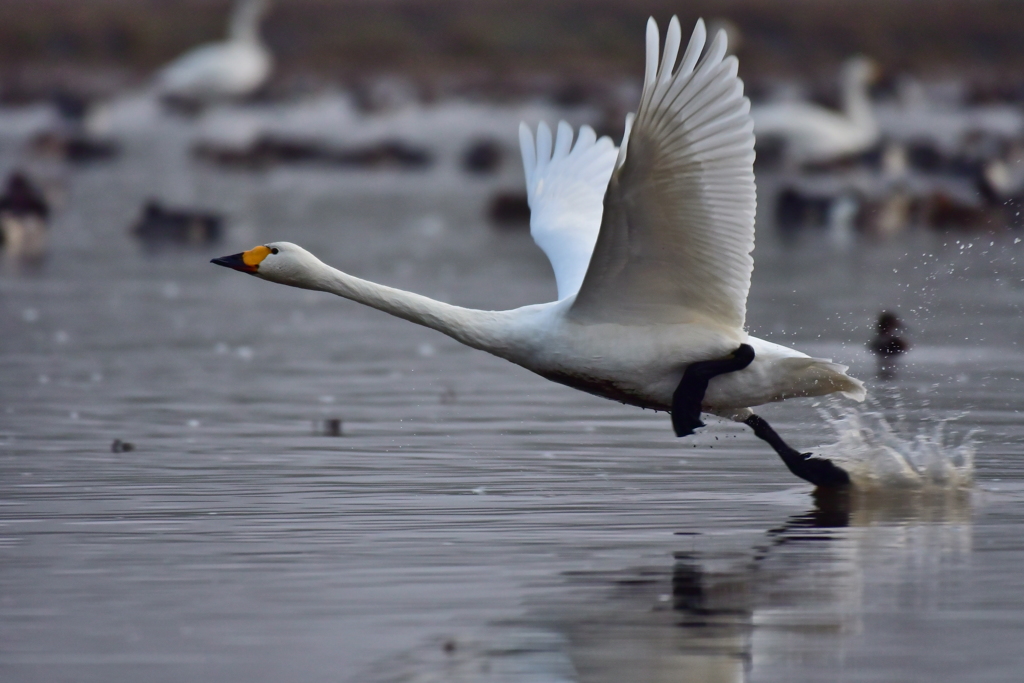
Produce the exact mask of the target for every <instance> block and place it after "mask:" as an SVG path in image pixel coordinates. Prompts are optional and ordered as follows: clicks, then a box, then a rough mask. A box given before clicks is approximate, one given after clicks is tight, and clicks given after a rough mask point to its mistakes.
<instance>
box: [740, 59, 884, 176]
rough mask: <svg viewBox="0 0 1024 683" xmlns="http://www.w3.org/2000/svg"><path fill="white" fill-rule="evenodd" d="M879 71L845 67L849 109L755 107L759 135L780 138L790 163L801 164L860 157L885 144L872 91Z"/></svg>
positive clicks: (860, 63)
mask: <svg viewBox="0 0 1024 683" xmlns="http://www.w3.org/2000/svg"><path fill="white" fill-rule="evenodd" d="M872 75H873V68H872V66H871V63H870V62H868V61H867V60H865V59H863V58H860V57H856V58H853V59H851V60H849V61H847V62H846V64H844V65H843V71H842V75H841V81H842V98H843V110H842V111H841V112H840V111H832V110H830V109H825V108H824V107H820V106H818V105H816V104H812V103H810V102H775V103H772V104H763V105H760V106H757V107H754V108H753V109H752V110H751V112H750V115H751V117H753V119H754V132H755V133H756V134H757V135H758V136H759V137H763V138H768V137H774V138H780V139H782V140H783V141H784V143H785V153H786V158H787V159H788V160H789V161H790V162H792V163H795V164H802V163H824V162H829V161H834V160H836V159H841V158H843V157H847V156H851V155H855V154H859V153H861V152H864V151H866V150H868V149H870V148H871V147H872V146H874V145H875V143H877V142H878V139H879V135H880V134H879V128H878V123H877V121H876V120H875V115H874V112H873V110H872V106H871V100H870V98H869V97H868V92H867V86H868V84H869V83H870V81H871V78H872Z"/></svg>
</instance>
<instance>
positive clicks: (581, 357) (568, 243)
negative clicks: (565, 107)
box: [213, 18, 864, 485]
mask: <svg viewBox="0 0 1024 683" xmlns="http://www.w3.org/2000/svg"><path fill="white" fill-rule="evenodd" d="M680 39H681V32H680V28H679V22H678V20H677V19H676V18H673V19H672V22H671V23H670V24H669V28H668V33H667V34H666V38H665V48H664V54H663V57H662V59H661V61H660V65H659V59H658V41H659V34H658V28H657V25H656V24H655V23H654V20H653V19H651V20H650V21H649V22H648V25H647V69H646V75H645V79H644V89H643V93H642V96H641V100H640V106H639V108H638V111H637V114H636V116H635V118H634V117H630V118H629V119H628V120H627V127H626V133H625V135H624V139H623V143H622V146H621V148H620V149H619V150H618V151H617V152H616V150H615V147H614V146H613V145H612V143H611V141H610V140H608V139H606V138H602V139H601V140H596V139H595V135H594V132H593V131H592V130H591V129H590V128H588V127H584V128H582V129H581V131H580V134H579V137H578V139H577V141H576V145H575V146H573V145H572V129H571V128H570V127H569V126H568V125H566V124H564V123H563V124H560V125H559V128H558V136H557V138H556V139H555V140H554V143H553V145H552V139H551V133H550V130H549V129H548V128H547V127H546V126H545V125H543V124H542V125H541V126H540V127H539V128H538V131H537V140H536V144H534V141H533V138H532V136H531V135H530V132H529V129H526V128H525V127H524V128H523V129H522V131H521V132H522V142H523V158H524V160H525V162H526V167H527V170H526V176H527V183H528V189H529V200H530V204H531V207H532V213H533V220H532V232H533V235H534V238H535V240H536V241H537V243H538V244H539V245H540V246H541V247H542V248H543V249H544V251H545V253H546V254H547V255H548V257H549V259H550V261H551V265H552V267H553V269H554V271H555V277H556V279H557V283H558V296H559V300H558V301H555V302H552V303H546V304H539V305H532V306H525V307H523V308H518V309H515V310H511V311H481V310H471V309H466V308H460V307H458V306H452V305H449V304H446V303H442V302H439V301H434V300H432V299H428V298H426V297H423V296H420V295H418V294H413V293H410V292H404V291H401V290H397V289H392V288H391V287H386V286H383V285H379V284H375V283H372V282H367V281H365V280H361V279H359V278H357V277H353V276H352V275H348V274H346V273H343V272H341V271H339V270H336V269H334V268H332V267H330V266H327V265H325V264H324V263H322V262H321V261H320V260H319V259H317V258H316V257H315V256H313V255H312V254H310V253H309V252H307V251H306V250H304V249H302V248H301V247H298V246H296V245H294V244H290V243H288V242H272V243H269V244H266V245H261V246H257V247H255V248H253V249H250V250H249V251H246V252H243V253H240V254H234V255H231V256H225V257H222V258H219V259H214V260H213V262H214V263H216V264H218V265H222V266H227V267H230V268H234V269H236V270H240V271H243V272H247V273H250V274H252V275H255V276H257V277H260V278H262V279H265V280H270V281H272V282H279V283H281V284H286V285H291V286H293V287H300V288H304V289H314V290H320V291H325V292H330V293H332V294H337V295H338V296H342V297H345V298H347V299H352V300H353V301H357V302H359V303H362V304H366V305H368V306H372V307H374V308H377V309H379V310H382V311H385V312H387V313H390V314H392V315H395V316H398V317H400V318H404V319H405V320H409V321H411V322H414V323H418V324H420V325H425V326H427V327H430V328H433V329H435V330H438V331H440V332H442V333H444V334H447V335H448V336H450V337H452V338H454V339H456V340H458V341H460V342H462V343H463V344H466V345H468V346H471V347H473V348H477V349H481V350H483V351H487V352H489V353H492V354H494V355H496V356H499V357H501V358H505V359H507V360H509V361H511V362H513V363H516V364H518V365H521V366H523V367H524V368H526V369H528V370H532V371H533V372H536V373H537V374H539V375H541V376H543V377H546V378H548V379H551V380H553V381H555V382H559V383H562V384H566V385H568V386H571V387H575V388H577V389H581V390H583V391H587V392H590V393H592V394H596V395H598V396H603V397H606V398H610V399H614V400H617V401H622V402H623V403H628V404H631V405H635V406H642V407H645V408H653V409H656V410H666V411H671V412H672V422H673V426H674V427H675V430H676V433H677V434H678V435H680V436H684V435H686V434H691V433H693V429H695V428H697V427H700V426H703V423H701V422H700V412H701V411H702V410H703V411H705V412H709V413H713V414H715V415H719V416H723V417H727V418H732V419H735V420H740V421H744V422H746V423H747V424H748V425H750V426H751V427H753V428H754V431H755V433H756V434H757V435H758V436H759V437H761V438H763V439H765V440H766V441H768V442H769V443H770V444H771V445H772V446H773V448H775V450H776V452H778V453H779V455H780V456H782V458H783V460H784V461H785V462H786V464H787V465H788V466H789V467H790V469H791V470H792V471H793V472H794V473H796V474H797V475H798V476H801V477H804V478H805V479H807V480H808V481H811V482H813V483H816V484H821V485H845V484H847V483H848V482H849V478H848V477H847V475H846V473H845V472H843V471H842V470H840V469H838V468H837V467H835V466H834V465H832V463H830V462H829V461H827V460H821V459H816V458H812V457H810V455H809V454H800V453H798V452H796V451H795V450H793V449H791V448H789V447H788V446H787V445H786V444H785V443H784V442H783V441H782V440H781V439H780V438H779V437H778V435H777V434H775V432H774V431H772V429H771V427H769V426H768V424H767V423H766V422H764V420H762V419H761V418H759V417H758V416H756V415H754V414H753V413H752V411H751V410H750V408H751V406H757V405H761V404H764V403H767V402H770V401H780V400H783V399H785V398H792V397H795V396H819V395H824V394H830V393H833V392H840V393H844V394H846V395H848V396H850V397H852V398H855V399H858V400H859V399H863V397H864V387H863V385H862V384H861V382H859V381H858V380H856V379H853V378H851V377H849V376H848V375H847V374H846V373H845V370H846V368H845V367H844V366H841V365H836V364H834V363H832V362H830V361H826V360H820V359H816V358H810V357H808V356H806V355H804V354H802V353H800V352H798V351H795V350H793V349H789V348H786V347H783V346H779V345H778V344H773V343H771V342H767V341H763V340H761V339H756V338H754V337H751V336H749V335H748V334H747V332H746V331H745V330H744V325H745V318H746V301H747V291H748V289H749V287H750V275H751V271H752V270H753V265H754V262H753V259H752V258H751V256H750V252H751V251H752V249H753V247H754V210H755V189H754V172H753V161H754V149H753V148H754V136H753V133H752V127H753V126H752V123H751V120H750V115H749V109H750V103H749V101H748V100H747V99H746V98H745V97H744V96H743V83H742V82H741V81H740V80H739V79H738V78H737V77H736V73H737V66H738V62H737V60H736V58H735V57H728V58H726V57H725V51H726V40H725V34H724V33H723V32H719V34H718V35H717V37H716V38H715V39H714V40H713V41H712V43H711V45H710V46H709V47H708V49H707V52H706V53H705V54H704V56H703V57H702V58H701V51H702V49H703V47H704V43H705V28H704V23H703V21H698V22H697V25H696V28H695V29H694V31H693V36H692V38H691V39H690V43H689V46H688V47H687V48H686V50H685V52H684V53H683V56H682V58H681V60H680V61H679V63H678V66H676V63H677V56H678V52H679V48H680V45H681V40H680ZM609 178H610V179H609ZM602 198H603V206H602Z"/></svg>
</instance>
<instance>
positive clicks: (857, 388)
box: [839, 376, 868, 403]
mask: <svg viewBox="0 0 1024 683" xmlns="http://www.w3.org/2000/svg"><path fill="white" fill-rule="evenodd" d="M847 379H849V380H850V383H851V384H853V387H851V388H849V389H847V390H845V391H841V392H839V393H840V394H842V395H843V396H845V397H846V398H850V399H853V400H854V401H856V402H857V403H863V402H864V400H865V399H866V398H867V397H868V391H867V389H865V388H864V382H861V381H860V380H859V379H855V378H853V377H850V376H847Z"/></svg>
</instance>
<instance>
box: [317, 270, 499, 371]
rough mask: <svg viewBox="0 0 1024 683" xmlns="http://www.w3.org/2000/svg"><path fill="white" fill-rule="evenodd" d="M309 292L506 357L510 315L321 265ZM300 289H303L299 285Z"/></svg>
mask: <svg viewBox="0 0 1024 683" xmlns="http://www.w3.org/2000/svg"><path fill="white" fill-rule="evenodd" d="M321 265H322V267H320V268H318V269H317V271H318V272H316V273H315V274H312V282H310V283H309V285H308V287H309V289H318V290H320V291H324V292H330V293H331V294H337V295H338V296H341V297H344V298H346V299H351V300H352V301H356V302H358V303H361V304H365V305H367V306H370V307H372V308H376V309H377V310H379V311H384V312H385V313H390V314H391V315H393V316H396V317H398V318H402V319H404V320H408V321H409V322H413V323H416V324H418V325H423V326H425V327H429V328H431V329H434V330H437V331H438V332H441V333H443V334H446V335H448V336H449V337H452V338H453V339H455V340H457V341H460V342H462V343H463V344H465V345H467V346H471V347H473V348H476V349H481V350H483V351H488V352H490V353H493V354H495V355H498V356H502V357H506V358H507V357H509V353H508V351H509V349H510V348H512V347H513V340H512V339H511V336H512V333H513V332H514V326H513V325H512V324H511V323H512V321H511V319H510V318H511V314H512V313H513V312H511V311H479V310H475V309H469V308H461V307H459V306H452V305H451V304H446V303H443V302H441V301H436V300H434V299H431V298H428V297H425V296H421V295H419V294H413V293H412V292H406V291H403V290H401V289H395V288H393V287H388V286H386V285H380V284H377V283H375V282H369V281H367V280H361V279H359V278H357V277H354V276H352V275H349V274H348V273H343V272H342V271H340V270H338V269H336V268H332V267H330V266H328V265H326V264H321ZM300 286H302V285H300Z"/></svg>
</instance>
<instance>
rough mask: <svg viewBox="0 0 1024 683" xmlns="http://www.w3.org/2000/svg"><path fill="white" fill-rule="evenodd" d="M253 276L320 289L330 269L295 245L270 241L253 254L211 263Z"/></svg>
mask: <svg viewBox="0 0 1024 683" xmlns="http://www.w3.org/2000/svg"><path fill="white" fill-rule="evenodd" d="M210 263H216V264H217V265H218V266H224V267H225V268H231V269H232V270H238V271H241V272H243V273H249V274H250V275H255V276H256V277H258V278H260V279H263V280H270V281H271V282H277V283H280V284H282V285H289V286H291V287H301V288H303V289H320V288H321V284H322V277H321V276H322V274H323V273H324V271H325V269H326V266H325V265H324V264H323V262H322V261H321V260H320V259H318V258H317V257H316V256H313V255H312V254H310V253H309V252H308V251H306V250H305V249H303V248H302V247H300V246H299V245H297V244H292V243H291V242H270V243H268V244H261V245H259V246H258V247H253V248H252V249H250V250H249V251H243V252H241V253H239V254H231V255H230V256H221V257H220V258H215V259H213V260H211V261H210Z"/></svg>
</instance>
